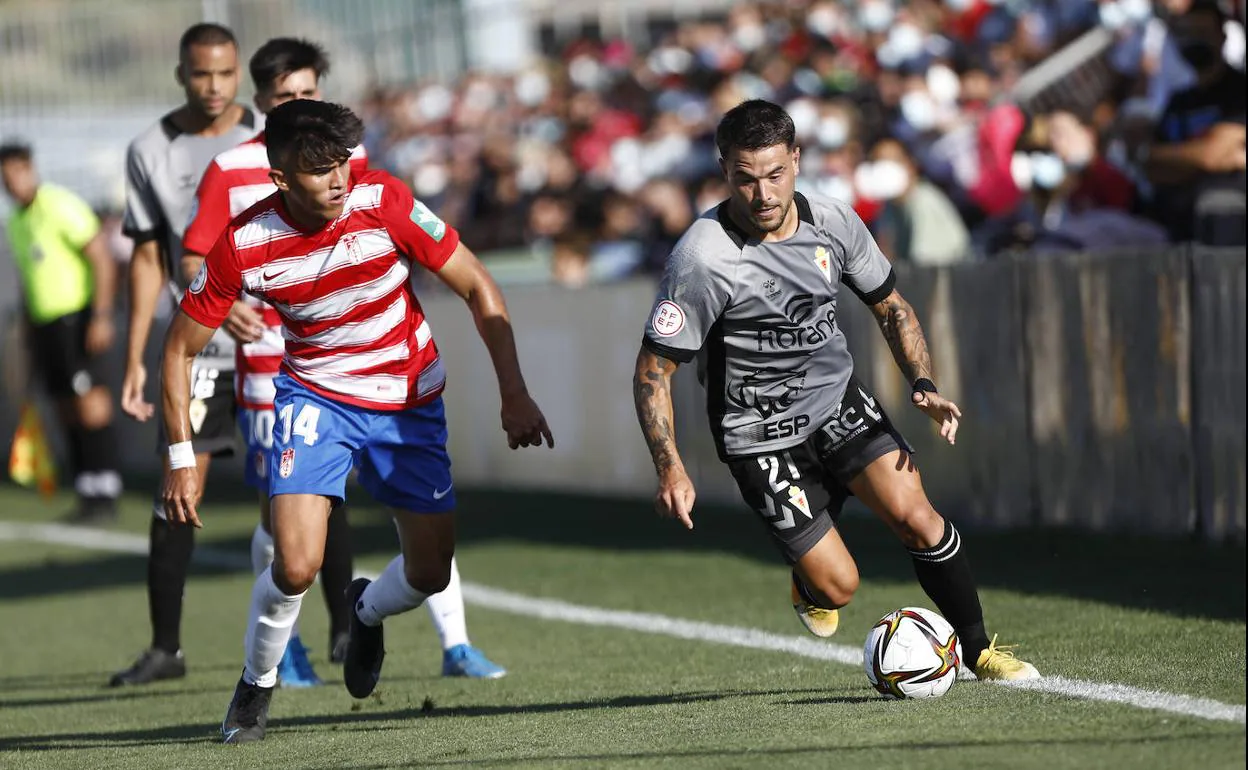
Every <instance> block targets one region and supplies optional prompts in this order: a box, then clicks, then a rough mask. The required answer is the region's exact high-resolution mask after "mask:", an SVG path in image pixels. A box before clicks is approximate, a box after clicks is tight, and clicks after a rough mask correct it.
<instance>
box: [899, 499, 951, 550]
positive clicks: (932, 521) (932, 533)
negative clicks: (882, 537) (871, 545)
mask: <svg viewBox="0 0 1248 770" xmlns="http://www.w3.org/2000/svg"><path fill="white" fill-rule="evenodd" d="M893 531H894V532H896V533H897V536H898V537H899V538H901V542H902V544H904V545H905V546H906V547H907V548H910V549H921V548H931V547H933V546H935V545H938V544H939V543H940V538H941V535H942V534H944V531H945V520H944V519H943V518H941V516H940V514H939V513H937V512H936V510H935V509H934V508H932V505H931V503H929V502H928V501H927V500H926V499H924V500H922V501H920V502H916V503H913V504H910V505H907V506H904V507H902V508H900V509H898V511H896V512H895V513H894V515H893Z"/></svg>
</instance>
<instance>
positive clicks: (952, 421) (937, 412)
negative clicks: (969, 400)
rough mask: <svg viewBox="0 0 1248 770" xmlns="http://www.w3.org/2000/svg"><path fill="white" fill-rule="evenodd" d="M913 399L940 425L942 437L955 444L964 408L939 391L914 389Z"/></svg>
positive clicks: (915, 403) (916, 404)
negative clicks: (959, 407) (931, 391)
mask: <svg viewBox="0 0 1248 770" xmlns="http://www.w3.org/2000/svg"><path fill="white" fill-rule="evenodd" d="M912 400H913V402H914V405H915V406H917V407H918V408H919V409H921V410H923V413H924V414H926V415H927V416H928V417H931V418H932V419H933V420H935V421H936V423H937V424H938V425H940V437H941V438H943V439H944V440H945V441H948V442H949V443H950V444H953V443H954V439H956V438H957V435H958V420H960V419H962V410H961V409H958V405H957V404H955V403H953V402H952V401H950V400H949V399H947V398H944V397H942V396H941V395H940V394H939V393H930V392H928V391H925V390H916V391H914V395H913V396H912Z"/></svg>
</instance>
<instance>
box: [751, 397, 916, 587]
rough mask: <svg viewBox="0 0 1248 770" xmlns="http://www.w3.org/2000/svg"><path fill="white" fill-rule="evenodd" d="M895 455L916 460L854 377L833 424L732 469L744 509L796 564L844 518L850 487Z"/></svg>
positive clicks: (832, 421) (752, 457)
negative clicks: (879, 462)
mask: <svg viewBox="0 0 1248 770" xmlns="http://www.w3.org/2000/svg"><path fill="white" fill-rule="evenodd" d="M896 449H901V450H903V451H905V452H907V453H913V451H914V450H913V449H912V448H911V446H910V444H909V443H908V442H907V441H906V440H905V438H904V437H903V436H902V435H901V433H899V432H898V431H897V429H896V428H895V427H894V426H893V423H892V421H891V420H889V419H888V415H887V414H885V413H884V409H883V408H882V407H881V406H880V404H879V402H878V401H877V400H876V399H875V396H873V395H872V394H871V392H870V391H868V390H867V389H866V388H865V387H864V386H863V385H862V383H861V382H859V381H858V378H857V377H850V380H849V385H848V386H847V387H846V389H845V396H844V398H842V399H841V405H840V408H839V410H838V411H837V413H836V414H835V416H833V417H832V419H830V420H828V421H827V422H826V423H824V424H823V425H821V426H819V428H818V429H817V430H815V432H814V433H812V434H810V435H809V436H807V437H806V439H805V440H803V441H802V442H801V443H800V444H798V445H796V446H794V447H790V448H789V449H785V450H782V451H779V452H771V453H768V454H761V455H750V456H747V457H734V458H730V459H729V461H728V469H729V470H730V471H732V476H733V478H735V479H736V481H737V487H738V488H739V489H740V490H741V497H742V498H743V499H744V500H745V504H746V505H748V506H750V508H751V509H753V510H754V512H755V513H757V514H758V515H759V516H760V517H761V519H762V521H763V522H764V523H765V524H766V525H767V528H768V530H770V532H771V536H772V538H773V539H774V542H775V543H776V546H777V547H778V548H779V549H780V552H781V554H782V555H783V556H784V559H785V561H786V562H788V563H789V564H794V563H796V562H797V560H798V559H800V558H801V557H802V556H804V555H805V554H806V552H807V551H809V550H810V549H811V548H813V547H814V545H815V544H816V543H818V542H819V541H820V540H821V539H822V538H823V536H824V535H826V534H827V533H828V531H829V530H831V529H832V527H833V525H834V524H835V522H836V520H837V519H838V518H839V517H840V514H841V508H842V507H843V506H844V505H845V501H846V500H847V499H848V498H849V497H850V496H851V494H852V493H851V492H850V491H849V483H850V482H851V481H852V480H853V479H854V478H855V477H856V476H858V474H860V473H862V471H863V470H864V469H865V468H866V467H867V466H868V465H870V464H871V463H872V462H874V461H875V460H877V459H879V458H880V457H883V456H884V455H886V454H888V453H889V452H892V451H894V450H896Z"/></svg>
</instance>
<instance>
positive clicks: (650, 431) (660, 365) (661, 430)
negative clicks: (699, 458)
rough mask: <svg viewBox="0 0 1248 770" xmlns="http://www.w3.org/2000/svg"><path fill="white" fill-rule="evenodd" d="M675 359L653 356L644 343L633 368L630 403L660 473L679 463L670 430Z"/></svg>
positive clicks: (673, 436)
mask: <svg viewBox="0 0 1248 770" xmlns="http://www.w3.org/2000/svg"><path fill="white" fill-rule="evenodd" d="M675 371H676V362H675V361H671V360H668V359H666V358H662V357H661V356H657V355H655V354H654V353H652V352H650V351H649V350H646V349H645V348H644V347H643V348H642V349H641V351H640V352H638V354H637V367H636V370H635V371H634V372H633V406H634V407H635V408H636V409H637V421H638V422H639V423H640V424H641V432H642V435H644V436H645V438H646V445H647V446H649V447H650V457H651V459H653V460H654V469H655V470H656V471H657V472H658V473H659V475H660V476H662V475H663V474H664V473H667V472H668V471H670V470H673V469H675V468H678V467H680V466H681V462H680V454H679V453H678V452H677V451H676V435H675V432H674V431H673V430H672V421H673V409H672V374H673V373H674V372H675Z"/></svg>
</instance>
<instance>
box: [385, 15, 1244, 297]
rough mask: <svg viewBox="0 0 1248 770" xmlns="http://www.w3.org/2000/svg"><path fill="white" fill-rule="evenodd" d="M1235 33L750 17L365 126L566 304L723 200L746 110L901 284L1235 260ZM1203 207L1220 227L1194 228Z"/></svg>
mask: <svg viewBox="0 0 1248 770" xmlns="http://www.w3.org/2000/svg"><path fill="white" fill-rule="evenodd" d="M1242 17H1243V8H1242V5H1238V6H1236V5H1225V6H1219V5H1217V4H1214V3H1206V2H1197V3H1193V1H1192V0H1165V1H1164V2H1158V3H1151V2H1148V0H1108V1H1106V2H1097V1H1096V0H1037V1H1035V2H1014V1H1012V0H991V1H989V0H946V1H945V2H940V1H938V0H913V1H912V2H893V1H892V0H864V1H863V2H837V1H834V0H815V1H814V2H805V1H803V0H785V1H783V2H762V3H740V4H736V5H733V6H731V7H730V8H728V9H727V10H726V12H725V13H722V14H717V13H709V14H707V15H706V16H705V18H699V19H694V20H687V21H683V22H672V23H670V24H667V25H663V24H657V25H655V26H654V28H653V30H652V34H651V36H650V37H651V41H652V42H651V44H649V45H638V44H636V43H635V42H630V41H626V40H623V39H619V38H611V37H609V36H603V35H595V34H589V35H583V36H580V37H577V38H575V39H572V40H567V41H564V42H562V43H560V44H558V45H557V46H548V48H550V49H551V50H548V51H547V52H546V55H545V56H544V57H543V58H542V59H540V60H539V61H538V62H536V63H534V64H532V65H530V66H527V67H525V68H524V69H523V70H522V71H520V72H517V73H514V74H508V75H490V74H474V73H469V74H466V75H465V76H463V77H461V78H459V79H458V80H456V81H454V82H429V83H419V84H415V85H411V86H407V87H402V88H389V89H378V90H376V91H375V92H373V93H371V94H370V95H369V96H368V98H367V99H366V100H365V101H364V102H363V104H362V107H363V109H364V111H365V114H366V116H367V123H368V126H369V134H368V139H367V146H368V150H369V153H370V155H371V157H372V158H374V160H375V162H376V163H378V164H379V165H381V166H384V167H385V168H387V169H389V170H391V171H393V172H395V173H396V174H398V175H400V176H401V177H403V178H405V179H408V180H410V182H411V184H412V186H413V188H414V190H415V192H416V194H417V195H418V196H419V197H421V198H422V199H424V200H425V201H426V202H428V203H429V204H430V205H431V206H433V207H434V208H435V209H437V210H438V211H440V212H441V214H442V215H443V216H444V217H445V218H447V219H448V220H449V221H452V222H458V223H464V225H465V227H466V229H467V231H468V232H469V236H468V237H469V238H470V239H471V243H472V244H473V245H474V247H476V248H478V249H479V250H482V251H486V252H489V251H490V250H495V249H517V248H522V249H531V250H534V251H535V252H537V253H539V254H543V255H546V256H547V257H548V259H549V262H550V265H551V269H552V275H553V278H554V279H555V280H556V281H558V282H559V283H561V284H565V285H572V286H575V285H580V284H583V283H585V282H587V281H596V280H610V279H614V278H618V277H621V276H626V275H629V274H633V273H636V272H653V271H658V270H661V269H662V265H663V262H664V259H665V257H666V255H667V253H668V251H669V250H670V248H671V246H672V245H673V243H674V242H675V240H676V239H677V238H678V237H679V236H680V234H681V232H682V231H683V230H684V229H685V228H686V227H687V226H688V225H689V223H690V222H691V221H692V220H693V218H694V217H696V216H697V215H698V214H699V213H700V212H702V211H705V210H706V209H708V208H709V207H711V206H712V205H714V204H715V203H717V202H718V201H719V200H721V199H723V198H724V197H725V195H726V191H725V188H724V185H723V182H722V180H721V177H720V174H719V170H718V168H717V162H716V153H715V150H714V145H713V142H712V133H713V130H714V127H715V124H716V122H717V120H718V119H719V116H720V115H721V114H722V113H723V112H724V111H726V110H727V109H728V108H730V107H732V106H733V105H735V104H737V103H739V102H740V101H742V100H744V99H748V98H764V99H770V100H773V101H776V102H778V103H780V104H783V105H784V106H785V107H786V108H787V109H788V111H789V112H790V114H791V115H792V116H793V119H794V122H795V124H796V127H797V132H798V139H799V142H800V144H801V147H802V156H801V180H800V189H804V190H807V191H811V192H817V193H822V194H825V195H829V196H832V197H835V198H840V199H842V200H845V201H848V202H851V203H852V204H853V205H854V207H855V208H856V209H857V211H858V213H859V214H860V215H861V216H862V217H863V219H864V220H866V221H867V222H868V223H869V224H870V225H871V227H872V229H873V230H874V231H875V233H876V235H877V237H878V238H879V240H880V242H881V244H882V245H883V246H884V248H885V251H886V252H887V253H888V255H889V257H890V258H892V259H894V260H908V261H913V262H916V263H922V264H944V263H950V262H954V261H960V260H970V259H986V258H991V257H992V256H994V255H996V254H1000V253H1002V252H1006V251H1011V250H1017V249H1031V250H1043V249H1067V250H1082V249H1100V250H1104V249H1106V248H1119V247H1140V246H1152V245H1161V244H1165V243H1167V242H1180V241H1190V240H1199V241H1202V242H1206V243H1216V244H1218V245H1233V244H1243V243H1244V224H1243V223H1244V219H1243V191H1244V129H1243V124H1244V80H1243V75H1242V68H1243V64H1244V27H1243V24H1242V22H1241V21H1240V20H1241V19H1242ZM1089 35H1091V37H1089ZM1080 43H1082V45H1080ZM1088 43H1091V45H1088ZM1062 56H1065V57H1066V61H1064V62H1063V61H1056V64H1058V65H1059V66H1057V67H1053V68H1052V74H1051V75H1049V76H1048V78H1049V79H1048V80H1047V81H1045V79H1044V78H1045V77H1046V73H1044V72H1042V71H1040V70H1041V65H1045V64H1053V63H1055V61H1054V60H1055V57H1056V58H1058V59H1060V57H1062ZM1202 57H1203V58H1202ZM1046 60H1047V61H1046ZM1028 77H1030V78H1031V79H1032V81H1033V82H1031V83H1028V81H1027V78H1028ZM1037 78H1039V79H1038V80H1037ZM1082 81H1086V82H1082ZM1072 84H1073V85H1072ZM1028 86H1030V88H1028ZM1193 91H1196V92H1198V93H1195V94H1194V97H1195V103H1194V104H1188V105H1187V106H1186V107H1185V108H1180V109H1179V111H1178V112H1177V113H1176V112H1175V105H1176V102H1177V101H1179V99H1180V97H1183V96H1184V95H1187V96H1188V97H1189V101H1190V100H1191V97H1193V93H1192V92H1193ZM1037 96H1041V97H1043V98H1036V97H1037ZM1211 108H1213V109H1217V110H1219V113H1218V117H1217V118H1216V120H1214V121H1213V123H1219V124H1220V123H1225V124H1226V125H1225V126H1212V125H1211V126H1206V129H1208V130H1210V131H1211V132H1212V131H1223V129H1224V128H1225V131H1226V132H1229V133H1230V135H1229V136H1227V137H1222V138H1219V139H1217V140H1216V141H1222V142H1225V143H1226V144H1227V147H1226V148H1225V149H1221V148H1217V149H1215V148H1210V151H1209V154H1210V156H1211V157H1210V158H1209V159H1208V161H1207V162H1205V167H1204V168H1201V169H1199V172H1200V173H1193V174H1190V175H1186V176H1184V177H1178V178H1176V177H1174V176H1171V177H1169V178H1166V177H1164V176H1163V175H1161V174H1157V173H1153V170H1152V169H1151V168H1150V163H1149V159H1148V157H1147V151H1148V149H1149V148H1150V147H1151V146H1155V145H1157V144H1163V143H1167V142H1177V141H1182V140H1188V139H1192V138H1195V137H1196V136H1198V135H1199V134H1184V133H1182V132H1180V133H1177V134H1176V133H1173V132H1171V133H1167V131H1168V130H1169V129H1168V126H1167V116H1171V117H1173V118H1174V119H1175V120H1179V121H1183V120H1185V119H1186V118H1187V116H1188V113H1192V112H1197V111H1200V110H1206V111H1207V110H1209V109H1211ZM1184 110H1185V111H1184ZM1236 125H1237V126H1238V130H1237V131H1236V130H1235V128H1234V126H1236ZM1214 141H1215V140H1213V139H1211V140H1210V142H1211V143H1212V142H1214ZM1218 153H1220V155H1219V154H1218ZM1210 189H1212V190H1215V191H1219V192H1229V193H1230V195H1231V198H1232V200H1231V201H1230V203H1229V212H1230V220H1229V222H1228V221H1225V217H1219V215H1218V213H1217V212H1215V213H1214V215H1213V216H1212V220H1211V219H1210V217H1209V216H1203V217H1198V215H1197V210H1198V208H1199V207H1200V205H1201V204H1200V203H1199V200H1200V199H1201V197H1202V195H1204V194H1205V193H1206V191H1208V190H1210ZM1236 191H1237V192H1238V206H1237V208H1236V205H1235V202H1234V200H1233V199H1234V194H1235V192H1236ZM1204 197H1205V198H1208V196H1207V195H1204ZM1225 197H1226V196H1225V195H1221V196H1220V197H1217V200H1223V199H1224V198H1225ZM1224 202H1225V201H1224ZM1206 208H1208V204H1206ZM1225 210H1226V207H1223V208H1222V209H1218V211H1225ZM1220 220H1221V221H1220Z"/></svg>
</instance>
